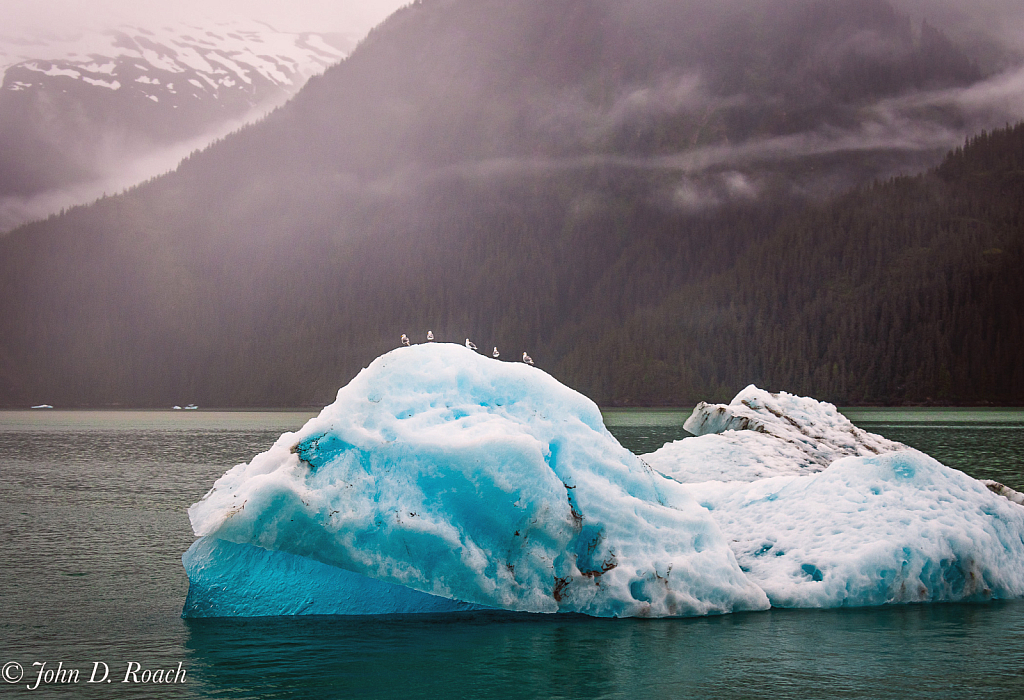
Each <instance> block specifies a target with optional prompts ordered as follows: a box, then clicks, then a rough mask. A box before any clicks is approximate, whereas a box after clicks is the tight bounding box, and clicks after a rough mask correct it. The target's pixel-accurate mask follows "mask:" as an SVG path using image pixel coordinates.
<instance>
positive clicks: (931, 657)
mask: <svg viewBox="0 0 1024 700" xmlns="http://www.w3.org/2000/svg"><path fill="white" fill-rule="evenodd" d="M688 414H689V412H688V411H686V412H680V411H642V410H641V411H611V412H608V413H607V414H606V421H607V424H608V426H609V429H610V430H611V431H612V432H613V433H614V434H615V435H616V436H617V437H618V438H619V439H620V441H622V442H623V444H624V445H625V446H627V447H629V448H630V449H632V450H634V451H636V452H647V451H650V450H653V449H656V448H657V447H659V446H660V445H661V444H663V443H664V442H665V441H666V440H671V439H678V438H679V437H683V436H684V435H685V431H683V429H682V422H683V420H685V418H686V416H687V415H688ZM310 415H311V414H310V413H303V412H223V413H219V412H206V411H195V412H188V413H184V412H178V411H175V412H169V411H162V412H161V411H124V412H105V411H79V412H63V411H45V412H29V411H20V412H18V411H9V412H0V476H2V478H0V537H2V542H3V543H4V548H5V549H4V557H3V560H2V561H3V564H2V567H0V577H2V578H0V663H2V664H9V663H12V662H16V663H19V664H21V666H22V668H23V669H25V676H24V678H23V679H22V681H21V682H19V683H11V684H8V683H2V682H0V694H2V695H3V696H4V697H19V696H22V695H24V694H25V693H31V694H32V695H31V697H55V698H56V697H62V698H71V697H95V698H122V697H123V698H136V697H137V698H208V697H227V698H254V697H280V698H290V697H328V698H446V697H451V698H627V697H628V698H634V697H644V696H654V697H668V698H675V697H716V698H717V697H723V698H745V697H755V696H756V697H779V698H801V699H803V698H818V697H820V698H830V697H844V698H908V697H913V698H925V697H928V698H933V697H957V698H961V697H968V698H1019V697H1021V696H1022V693H1021V690H1020V689H1021V687H1022V685H1024V676H1022V670H1021V669H1022V664H1024V602H1020V601H1011V602H1001V603H994V604H984V605H933V606H927V605H917V606H894V607H885V608H873V609H859V610H826V611H787V610H772V611H768V612H764V613H752V614H742V615H727V616H721V617H713V618H704V619H689V620H597V619H591V618H586V617H577V616H546V615H518V614H508V613H470V614H456V615H446V616H440V617H423V616H404V617H388V618H366V617H363V618H331V617H326V618H271V619H256V620H198V621H185V620H182V619H181V618H180V612H181V606H182V603H183V602H184V599H185V594H186V591H187V587H188V582H187V579H186V578H185V575H184V571H183V570H182V567H181V561H180V557H181V553H182V552H183V551H184V550H185V549H186V548H187V547H188V546H189V544H190V543H191V542H192V539H193V536H192V534H191V530H190V528H189V524H188V518H187V515H186V513H185V509H186V508H187V507H188V506H189V505H190V504H191V503H193V502H194V501H196V500H198V499H199V498H201V497H202V495H203V494H204V493H205V492H206V491H207V489H208V488H209V487H210V486H211V485H212V483H213V481H214V480H215V479H216V478H217V477H218V476H219V475H220V474H221V473H223V472H224V471H225V470H226V469H227V468H229V467H231V466H232V465H234V464H236V463H238V462H242V461H248V460H249V459H250V458H251V457H252V456H253V455H254V454H255V453H257V452H259V451H262V450H263V449H266V448H267V447H269V446H270V445H271V444H272V443H273V441H274V440H275V439H276V438H277V437H278V436H279V435H280V433H281V432H283V431H285V430H294V429H297V428H298V427H300V426H301V425H302V423H303V422H304V421H305V420H306V419H307V418H308V417H309V416H310ZM850 415H851V417H852V418H854V420H856V421H858V423H859V424H861V425H862V427H865V428H868V429H869V430H873V431H875V432H880V433H882V434H884V435H886V436H887V437H890V438H893V439H897V440H901V441H903V442H907V443H908V444H911V445H913V446H915V447H919V448H921V449H925V451H928V452H930V453H931V454H933V455H935V456H936V457H938V458H939V459H941V460H942V461H945V462H946V463H947V464H950V465H951V466H955V467H957V468H960V469H963V470H965V471H967V472H968V473H971V474H973V475H975V476H986V477H988V478H996V479H998V480H1000V481H1003V482H1004V483H1006V484H1008V485H1011V486H1013V487H1014V488H1017V489H1022V488H1024V476H1022V469H1021V467H1020V456H1021V454H1024V451H1022V440H1024V413H1022V412H1019V411H1018V412H1016V413H1014V412H996V413H985V412H982V413H981V414H980V415H979V414H977V413H971V412H966V413H961V412H957V411H951V412H939V413H938V414H929V415H927V416H926V415H925V414H923V413H920V412H913V411H911V412H909V413H907V412H905V411H904V412H900V411H897V410H888V409H886V410H882V411H877V410H874V411H873V412H869V413H866V414H857V413H856V412H854V411H851V412H850ZM43 662H45V663H46V664H47V666H46V668H49V669H52V668H54V667H56V666H57V664H59V663H62V664H63V668H64V669H78V670H79V671H80V676H79V682H78V683H77V684H66V685H46V684H45V683H41V684H40V686H39V687H38V688H37V689H35V690H29V689H28V688H26V687H25V686H26V685H31V684H32V683H34V682H35V677H36V674H37V671H38V669H39V666H38V665H37V666H35V667H33V665H32V664H33V663H35V664H41V663H43ZM96 662H102V663H105V664H107V665H108V666H109V667H110V669H111V673H110V679H111V680H112V682H111V683H97V684H86V683H85V681H86V680H87V679H88V676H89V672H90V671H91V670H92V668H93V664H94V663H96ZM129 663H134V664H138V669H140V670H141V669H149V670H151V671H152V670H158V669H177V668H178V664H179V663H180V664H181V665H182V666H181V667H182V668H183V669H185V671H186V678H185V681H184V682H183V683H178V684H170V685H162V686H157V685H153V684H142V683H141V682H140V683H135V682H132V681H133V680H134V679H138V678H139V672H138V671H137V672H136V675H135V677H134V678H132V677H129V681H130V682H128V683H123V682H122V681H123V679H124V677H125V671H126V670H127V668H128V664H129ZM133 668H134V667H133ZM6 673H7V670H6V669H5V674H6Z"/></svg>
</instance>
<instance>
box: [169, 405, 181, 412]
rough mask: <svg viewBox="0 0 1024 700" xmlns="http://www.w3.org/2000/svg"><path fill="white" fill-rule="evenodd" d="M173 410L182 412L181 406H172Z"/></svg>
mask: <svg viewBox="0 0 1024 700" xmlns="http://www.w3.org/2000/svg"><path fill="white" fill-rule="evenodd" d="M171 410H173V411H180V410H181V406H171Z"/></svg>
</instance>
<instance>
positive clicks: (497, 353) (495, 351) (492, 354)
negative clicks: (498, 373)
mask: <svg viewBox="0 0 1024 700" xmlns="http://www.w3.org/2000/svg"><path fill="white" fill-rule="evenodd" d="M500 354H501V353H500V352H498V346H497V345H495V346H494V352H492V353H491V357H493V358H495V359H497V358H498V355H500Z"/></svg>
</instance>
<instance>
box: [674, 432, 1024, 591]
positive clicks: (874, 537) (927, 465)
mask: <svg viewBox="0 0 1024 700" xmlns="http://www.w3.org/2000/svg"><path fill="white" fill-rule="evenodd" d="M689 488H690V490H691V493H693V494H694V495H695V496H696V497H697V499H698V500H699V501H700V502H701V503H702V504H703V505H704V506H705V507H706V508H708V509H709V510H710V511H711V512H712V514H713V515H714V517H715V520H716V521H717V522H718V524H719V526H720V527H721V528H722V529H723V531H724V532H725V533H726V536H727V537H728V538H729V540H730V541H731V542H732V543H733V550H734V551H735V552H736V557H737V559H738V560H739V562H740V564H741V566H743V568H744V570H745V571H747V572H748V573H747V575H748V576H749V577H750V578H751V579H752V580H753V581H755V582H756V583H757V584H758V585H759V586H761V588H763V589H764V591H765V592H766V593H767V594H768V597H769V599H770V600H771V603H772V605H773V606H778V607H820V608H826V607H839V606H862V605H881V604H885V603H911V602H925V601H978V600H988V599H992V598H1013V597H1020V596H1022V595H1024V508H1022V507H1021V506H1019V505H1016V504H1015V503H1012V502H1010V501H1009V500H1008V499H1006V498H1004V497H1001V496H999V495H996V494H995V493H992V492H991V491H990V490H989V489H988V488H986V487H985V485H984V484H982V483H981V482H980V481H977V480H975V479H973V478H971V477H969V476H967V475H966V474H964V473H962V472H960V471H957V470H955V469H950V468H949V467H946V466H944V465H942V464H940V463H939V462H937V461H935V460H934V459H932V458H931V457H929V456H927V455H925V454H923V453H921V452H918V451H916V450H912V449H906V450H902V451H898V452H892V453H889V454H884V455H880V456H874V457H848V458H845V459H841V460H839V461H837V462H834V463H833V464H832V465H831V466H830V467H829V468H828V469H826V470H824V471H821V472H819V473H815V474H809V475H805V476H781V477H774V478H769V479H763V480H761V481H756V482H753V483H747V484H743V483H736V482H732V483H722V482H715V481H710V482H706V483H703V484H691V485H689Z"/></svg>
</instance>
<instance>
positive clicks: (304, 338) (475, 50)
mask: <svg viewBox="0 0 1024 700" xmlns="http://www.w3.org/2000/svg"><path fill="white" fill-rule="evenodd" d="M757 8H758V9H757V11H755V12H751V11H749V8H746V9H744V6H742V5H741V3H739V2H734V1H732V0H726V1H725V2H711V1H710V0H690V1H689V2H677V1H673V2H668V1H667V0H640V1H638V2H636V3H633V4H631V6H630V11H629V12H625V11H624V10H623V9H622V7H621V5H620V4H619V3H613V2H610V1H609V2H601V1H597V2H594V1H589V2H583V1H581V0H545V1H543V2H542V1H541V0H506V1H504V2H498V1H497V0H477V1H475V2H471V1H469V0H434V1H432V2H431V1H429V0H428V1H427V2H422V3H418V4H415V5H412V6H410V7H408V8H405V9H404V10H401V11H399V12H398V13H396V14H395V15H393V16H392V17H391V18H390V19H389V20H388V21H386V22H385V23H384V24H383V25H382V26H380V27H379V28H378V29H376V30H374V31H373V32H371V34H370V36H369V37H368V38H367V39H366V40H365V41H364V42H363V43H362V44H361V45H360V46H359V47H357V49H356V50H355V51H354V52H353V54H352V55H351V56H350V57H349V58H348V59H346V60H345V61H344V62H342V63H341V64H339V65H338V66H336V67H334V68H332V69H330V70H328V71H327V72H326V73H325V74H324V75H323V76H320V77H318V78H314V79H313V80H311V81H310V82H309V84H307V86H306V87H305V88H304V89H303V91H301V92H300V93H299V95H298V96H297V97H296V98H295V99H294V100H292V101H291V102H290V103H289V104H288V105H286V106H285V107H283V108H281V109H279V110H278V111H276V112H275V113H274V114H272V115H271V116H270V117H268V118H267V119H265V120H264V121H262V122H261V123H259V124H257V125H255V126H253V127H249V128H246V129H244V130H242V131H240V132H238V133H236V134H233V135H232V136H230V137H228V138H226V139H224V140H223V141H221V142H219V143H218V144H216V145H214V146H213V147H211V148H209V149H207V150H206V151H204V152H203V153H199V154H196V155H194V156H193V157H191V158H189V159H188V160H187V161H185V162H183V163H182V165H181V166H180V167H179V168H178V169H177V171H175V172H174V173H171V174H169V175H167V176H164V177H161V178H158V179H156V180H154V181H151V182H149V183H147V184H145V185H143V186H140V187H137V188H135V189H133V190H132V191H130V192H128V193H126V194H124V195H120V196H117V197H108V198H105V199H103V200H101V201H99V202H97V203H96V204H94V205H92V206H89V207H83V208H78V209H75V210H72V211H70V212H67V213H65V214H63V215H61V216H55V217H51V218H50V219H48V220H46V221H43V222H38V223H35V224H31V225H28V226H25V227H22V228H21V229H18V230H16V231H15V232H13V233H12V234H10V235H9V236H7V237H6V238H4V239H2V240H0V403H2V404H4V405H23V404H26V403H40V402H44V401H45V402H47V403H51V404H54V405H65V406H67V405H132V406H161V405H170V404H173V403H179V404H180V403H187V402H196V403H199V404H201V405H207V406H209V405H220V406H260V405H262V406H272V405H276V406H283V405H310V404H317V403H323V402H326V401H328V400H330V398H331V397H332V396H333V394H334V392H335V391H336V390H337V388H338V387H339V386H341V385H343V384H344V383H346V382H347V381H348V380H349V379H350V378H351V377H352V376H353V375H354V374H355V373H356V372H357V371H358V370H359V369H360V368H361V367H363V366H365V365H366V364H367V363H368V362H370V361H371V360H372V359H373V358H374V357H376V356H377V355H378V354H380V353H381V352H383V351H386V350H388V349H390V348H392V347H394V346H396V345H397V343H398V338H399V336H400V335H401V334H402V333H408V334H409V335H410V336H412V337H413V339H414V340H422V339H423V338H424V336H425V333H426V331H427V330H428V329H431V330H433V331H434V334H435V336H436V337H437V338H438V339H439V340H450V341H454V342H462V341H463V340H464V339H465V338H466V337H470V338H472V339H473V340H474V341H475V342H476V343H477V345H479V346H480V347H481V348H484V347H487V348H490V347H492V346H495V345H496V346H498V347H499V349H500V350H501V351H502V353H503V355H502V356H503V358H509V359H513V360H514V359H516V358H518V357H519V356H520V355H521V353H522V352H523V350H527V351H529V352H530V354H531V355H532V356H533V357H534V359H535V360H536V361H537V364H538V365H540V366H541V367H543V368H544V369H546V370H548V371H550V372H551V373H552V374H554V375H555V376H556V377H558V378H559V379H561V380H563V381H565V382H567V383H568V384H569V385H571V386H573V387H575V388H578V389H580V390H581V391H584V392H585V393H587V394H588V395H590V396H591V397H592V398H594V399H595V400H597V401H599V402H601V403H606V404H613V403H623V404H625V403H629V404H679V405H687V404H691V403H692V402H694V401H695V400H697V399H711V398H726V397H729V396H731V395H732V394H734V393H735V391H736V390H737V389H739V388H742V386H744V385H745V384H747V383H749V382H757V383H759V384H760V385H762V386H765V387H766V388H770V389H773V390H778V389H785V390H789V391H799V392H804V393H809V394H812V395H815V396H817V397H819V398H825V399H830V400H833V401H837V402H840V403H850V402H916V401H928V400H933V401H949V402H958V401H972V402H973V401H996V402H1003V403H1005V402H1019V401H1022V400H1024V384H1022V379H1021V377H1020V369H1019V367H1020V365H1021V364H1022V362H1021V359H1022V358H1021V353H1020V351H1019V350H1018V348H1019V347H1020V342H1019V341H1020V333H1021V329H1020V320H1019V317H1020V315H1019V312H1015V311H1014V310H1016V309H1019V308H1020V302H1021V288H1020V283H1019V280H1017V279H1016V278H1015V277H1014V276H1013V274H1014V273H1013V272H1012V271H1013V270H1014V267H1015V266H1018V265H1019V264H1020V236H1021V234H1020V204H1021V193H1022V189H1021V187H1022V184H1021V182H1019V181H1018V180H1017V179H1015V178H1016V175H1015V174H1014V173H1015V172H1016V170H1015V167H1016V166H1014V165H1013V162H1008V164H1003V165H1001V166H996V165H992V164H991V163H989V160H988V159H987V157H986V156H984V155H983V154H985V153H990V152H991V153H997V152H1001V151H1000V149H1007V148H1011V147H1012V148H1015V149H1016V153H1018V158H1024V151H1022V149H1021V144H1020V140H1021V139H1020V129H1019V128H1013V129H1007V130H1005V131H996V132H993V133H991V134H989V133H986V134H985V135H984V136H979V137H978V138H977V139H975V140H973V141H971V142H970V143H969V144H968V145H967V147H965V148H963V149H962V150H961V151H959V152H957V153H955V154H953V155H951V156H950V157H949V158H947V160H946V161H945V162H944V163H943V164H942V165H941V166H940V167H939V169H938V170H935V171H931V172H929V173H928V174H926V175H919V176H913V177H898V178H895V179H887V180H886V181H885V182H883V183H882V184H868V183H870V182H871V181H872V178H875V177H879V176H881V177H883V178H889V176H890V175H892V174H893V173H895V172H912V171H915V170H920V168H921V166H922V165H923V164H926V163H935V162H937V160H938V157H936V155H935V153H936V151H937V149H939V147H940V145H941V144H942V143H943V141H942V139H941V138H938V136H937V135H945V136H944V138H948V134H949V133H950V132H951V130H952V131H955V130H956V129H957V128H965V127H966V126H969V125H970V124H972V123H973V122H972V121H971V120H972V119H973V118H974V117H973V116H972V115H971V114H970V113H968V112H965V111H964V110H963V109H960V108H959V107H958V106H957V105H956V104H954V103H938V102H928V101H927V100H924V99H923V98H922V95H928V94H929V91H937V92H939V93H941V94H948V93H949V92H950V91H955V90H956V89H958V88H961V87H964V86H969V85H972V84H974V82H975V81H978V80H980V79H982V78H983V76H981V75H980V74H979V71H978V68H977V67H976V66H975V65H974V64H973V63H972V62H971V61H970V60H969V59H968V58H967V57H966V56H964V54H963V53H962V52H960V51H959V50H958V49H957V48H956V46H954V45H953V43H952V42H950V41H949V40H948V39H947V38H946V37H945V36H944V35H943V34H942V33H941V32H939V31H938V30H935V29H932V28H931V27H929V26H928V25H924V26H922V27H920V28H915V27H913V26H912V25H911V23H910V22H909V20H907V19H906V18H905V17H901V16H900V15H899V14H898V13H896V12H895V11H894V10H893V9H892V7H891V6H890V5H888V4H887V3H886V2H884V1H883V0H842V1H840V2H836V1H834V0H768V2H765V3H761V4H758V5H757ZM907 96H912V97H913V99H904V98H906V97H907ZM880 105H881V106H880ZM908 105H909V106H908ZM901 110H902V111H901ZM894 114H895V115H896V116H898V118H894V117H893V115H894ZM887 119H888V120H889V121H886V120H887ZM908 130H911V131H913V137H911V136H910V135H909V134H908V133H907V131H908ZM942 150H945V149H942ZM940 156H941V154H940ZM995 185H998V188H997V189H993V187H994V186H995ZM850 186H852V187H854V189H853V190H852V191H850V192H847V193H845V194H842V192H844V191H846V190H847V189H848V188H849V187H850Z"/></svg>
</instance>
